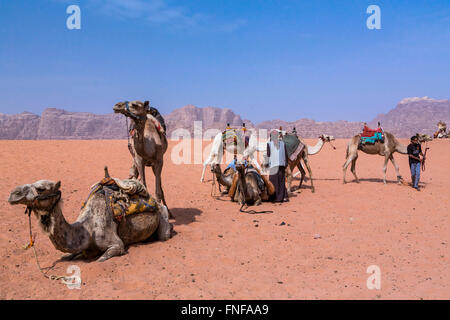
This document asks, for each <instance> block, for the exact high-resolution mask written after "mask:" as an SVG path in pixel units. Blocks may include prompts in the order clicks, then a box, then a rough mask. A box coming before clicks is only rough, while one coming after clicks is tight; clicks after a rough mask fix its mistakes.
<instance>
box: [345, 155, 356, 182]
mask: <svg viewBox="0 0 450 320" xmlns="http://www.w3.org/2000/svg"><path fill="white" fill-rule="evenodd" d="M357 157H358V153H357V151H353V152H350V151H349V150H348V149H347V159H346V160H345V163H344V165H343V166H342V171H343V178H344V179H343V183H347V181H346V180H345V174H346V172H347V167H348V166H349V164H350V163H351V162H353V159H355V158H357Z"/></svg>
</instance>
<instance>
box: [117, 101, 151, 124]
mask: <svg viewBox="0 0 450 320" xmlns="http://www.w3.org/2000/svg"><path fill="white" fill-rule="evenodd" d="M149 104H150V103H149V101H144V102H142V101H138V100H135V101H123V102H118V103H116V104H115V105H114V107H113V110H114V113H121V114H123V115H124V116H126V117H130V118H132V119H134V120H139V119H146V117H147V112H148V111H149Z"/></svg>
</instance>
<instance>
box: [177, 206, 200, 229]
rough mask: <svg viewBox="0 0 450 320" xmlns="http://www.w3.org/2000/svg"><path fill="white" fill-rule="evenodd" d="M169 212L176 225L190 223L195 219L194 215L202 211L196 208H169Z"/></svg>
mask: <svg viewBox="0 0 450 320" xmlns="http://www.w3.org/2000/svg"><path fill="white" fill-rule="evenodd" d="M170 212H171V213H172V215H173V217H174V219H175V222H174V223H173V224H174V225H176V226H179V225H182V224H190V223H192V222H194V221H195V217H196V216H199V215H201V214H202V213H203V211H202V210H199V209H197V208H170Z"/></svg>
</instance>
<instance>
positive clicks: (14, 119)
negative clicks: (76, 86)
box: [0, 108, 127, 140]
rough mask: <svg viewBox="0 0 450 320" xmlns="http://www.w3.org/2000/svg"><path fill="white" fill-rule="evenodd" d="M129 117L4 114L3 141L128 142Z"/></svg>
mask: <svg viewBox="0 0 450 320" xmlns="http://www.w3.org/2000/svg"><path fill="white" fill-rule="evenodd" d="M126 136H127V133H126V125H125V118H124V117H123V116H122V115H120V114H113V113H111V114H93V113H89V112H68V111H65V110H61V109H55V108H47V109H45V110H44V112H43V113H42V115H41V116H38V115H36V114H32V113H30V112H24V113H21V114H16V115H5V114H0V139H8V140H14V139H22V140H35V139H38V140H50V139H61V140H62V139H125V138H126Z"/></svg>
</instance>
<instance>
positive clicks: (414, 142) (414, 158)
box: [407, 136, 423, 191]
mask: <svg viewBox="0 0 450 320" xmlns="http://www.w3.org/2000/svg"><path fill="white" fill-rule="evenodd" d="M407 150H408V157H409V167H410V169H411V182H412V186H413V188H414V189H416V190H417V191H420V189H419V179H420V164H421V163H422V159H421V158H420V156H422V157H423V153H422V147H421V146H420V143H419V139H418V138H417V136H412V137H411V143H410V144H409V145H408V149H407Z"/></svg>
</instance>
